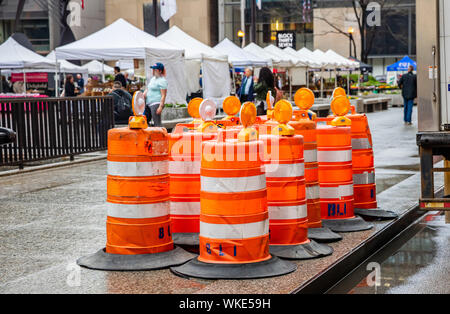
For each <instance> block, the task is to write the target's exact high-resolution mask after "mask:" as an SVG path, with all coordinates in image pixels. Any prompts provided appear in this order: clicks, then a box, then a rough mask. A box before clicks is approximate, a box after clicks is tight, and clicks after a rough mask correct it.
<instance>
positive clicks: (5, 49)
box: [0, 37, 55, 69]
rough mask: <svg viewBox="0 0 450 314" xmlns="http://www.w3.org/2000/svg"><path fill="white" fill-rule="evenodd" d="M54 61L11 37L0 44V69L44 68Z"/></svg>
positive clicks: (51, 64)
mask: <svg viewBox="0 0 450 314" xmlns="http://www.w3.org/2000/svg"><path fill="white" fill-rule="evenodd" d="M54 66H55V63H54V62H51V61H50V60H48V59H47V58H45V57H43V56H41V55H39V54H37V53H35V52H34V51H31V50H29V49H27V48H25V47H24V46H22V45H21V44H19V43H18V42H17V41H15V40H14V39H13V38H12V37H9V38H8V40H6V41H5V42H4V43H3V44H1V45H0V69H45V68H51V67H54Z"/></svg>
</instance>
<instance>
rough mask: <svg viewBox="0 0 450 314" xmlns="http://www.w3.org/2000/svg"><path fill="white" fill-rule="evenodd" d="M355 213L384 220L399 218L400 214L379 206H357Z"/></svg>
mask: <svg viewBox="0 0 450 314" xmlns="http://www.w3.org/2000/svg"><path fill="white" fill-rule="evenodd" d="M355 214H357V215H361V216H363V217H369V218H378V219H383V220H391V219H396V218H398V214H396V213H394V212H392V211H389V210H382V209H379V208H377V209H361V208H355Z"/></svg>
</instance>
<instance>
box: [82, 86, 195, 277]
mask: <svg viewBox="0 0 450 314" xmlns="http://www.w3.org/2000/svg"><path fill="white" fill-rule="evenodd" d="M143 104H144V105H145V102H143V96H142V94H141V93H138V92H137V93H136V94H135V95H134V98H133V109H134V112H135V116H134V117H132V118H130V126H129V127H125V128H119V129H112V130H109V131H108V158H107V163H108V177H107V219H106V248H105V249H104V250H103V249H102V250H100V251H98V252H97V253H95V254H93V255H90V256H86V257H82V258H80V259H79V260H78V261H77V262H78V264H79V265H80V266H85V267H88V268H94V269H102V270H150V269H159V268H164V267H168V266H173V265H179V264H182V263H184V262H186V261H188V260H189V259H191V258H192V257H193V256H192V255H191V254H190V253H187V252H185V251H184V250H182V249H181V248H174V245H173V241H172V230H171V220H170V213H169V175H168V146H169V143H168V135H167V131H166V129H164V128H148V127H147V122H146V120H145V116H143V115H142V113H143V110H144V108H143V106H142V105H143Z"/></svg>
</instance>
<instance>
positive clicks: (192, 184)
mask: <svg viewBox="0 0 450 314" xmlns="http://www.w3.org/2000/svg"><path fill="white" fill-rule="evenodd" d="M216 137H217V134H214V133H200V132H184V133H172V134H170V135H169V152H170V154H169V182H170V217H171V219H172V225H173V228H172V237H173V241H174V243H175V244H183V245H198V244H199V241H198V233H199V231H200V163H201V149H202V148H201V147H202V142H203V141H210V140H213V139H215V138H216Z"/></svg>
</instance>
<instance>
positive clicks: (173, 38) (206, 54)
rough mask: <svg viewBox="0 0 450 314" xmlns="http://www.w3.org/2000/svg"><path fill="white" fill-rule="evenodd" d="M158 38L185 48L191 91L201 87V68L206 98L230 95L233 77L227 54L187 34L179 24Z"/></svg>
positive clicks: (189, 89)
mask: <svg viewBox="0 0 450 314" xmlns="http://www.w3.org/2000/svg"><path fill="white" fill-rule="evenodd" d="M158 38H159V39H160V40H162V41H164V42H166V43H168V44H171V45H173V46H175V47H181V48H183V49H185V59H186V78H187V83H188V84H189V85H188V91H189V92H191V93H192V92H196V91H198V90H199V89H200V84H199V80H197V79H196V78H197V77H198V76H199V73H200V69H201V72H202V84H203V86H202V87H203V97H204V98H213V99H215V98H225V97H228V96H229V95H230V90H231V79H230V70H229V66H228V56H227V55H226V54H222V53H219V52H217V51H216V50H214V49H213V48H211V47H209V46H208V45H205V44H204V43H202V42H200V41H199V40H197V39H195V38H193V37H191V36H190V35H188V34H186V33H185V32H183V31H182V30H181V29H179V28H178V27H177V26H172V27H171V28H170V29H169V30H167V31H166V32H164V33H163V34H161V35H159V36H158Z"/></svg>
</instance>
